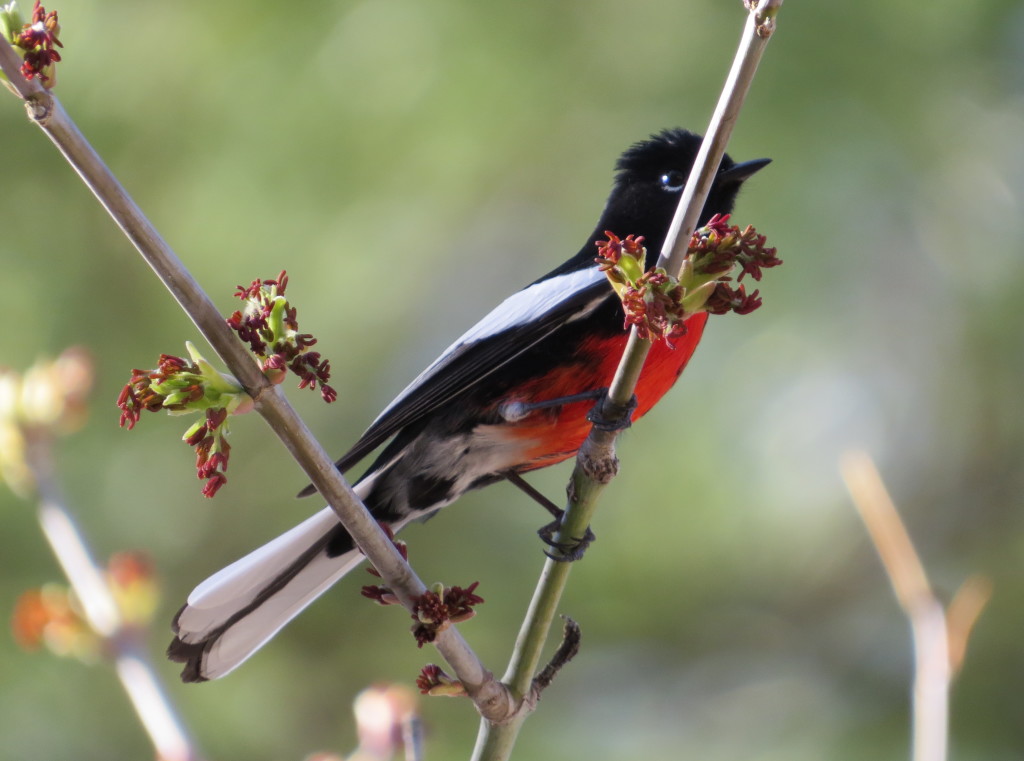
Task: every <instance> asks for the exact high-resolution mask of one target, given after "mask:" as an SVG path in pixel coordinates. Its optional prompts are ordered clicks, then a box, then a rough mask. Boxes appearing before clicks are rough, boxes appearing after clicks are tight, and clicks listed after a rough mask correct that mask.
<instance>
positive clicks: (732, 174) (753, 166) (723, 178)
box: [716, 159, 772, 185]
mask: <svg viewBox="0 0 1024 761" xmlns="http://www.w3.org/2000/svg"><path fill="white" fill-rule="evenodd" d="M770 163H772V160H771V159H754V160H753V161H744V162H743V163H742V164H733V165H732V166H731V167H729V168H728V169H726V170H725V171H724V172H719V173H718V177H717V178H716V182H718V183H725V184H730V183H734V184H736V185H739V184H740V183H741V182H744V181H745V180H749V179H750V178H751V177H753V176H754V175H755V174H756V173H757V172H760V171H761V170H762V169H764V168H765V167H766V166H768V165H769V164H770Z"/></svg>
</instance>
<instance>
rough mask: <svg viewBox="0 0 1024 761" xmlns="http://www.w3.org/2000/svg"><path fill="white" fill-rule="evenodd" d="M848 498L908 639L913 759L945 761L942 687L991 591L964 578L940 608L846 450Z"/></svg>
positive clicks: (861, 461) (876, 480) (945, 695)
mask: <svg viewBox="0 0 1024 761" xmlns="http://www.w3.org/2000/svg"><path fill="white" fill-rule="evenodd" d="M841 469H842V473H843V479H844V480H845V481H846V487H847V489H849V491H850V495H851V497H852V498H853V503H854V505H855V506H856V507H857V510H858V512H859V513H860V516H861V519H862V520H863V521H864V524H865V526H867V529H868V533H869V534H870V535H871V539H872V541H873V542H874V544H875V548H876V549H877V550H878V554H879V555H880V556H881V559H882V564H883V565H884V566H885V570H886V573H887V574H888V576H889V581H890V582H891V583H892V587H893V591H894V592H895V594H896V599H897V601H898V602H899V604H900V607H901V608H903V611H904V613H905V614H906V616H907V618H908V619H909V620H910V627H911V631H912V634H913V641H914V706H913V726H914V741H913V759H914V761H945V759H946V755H947V746H948V738H949V690H950V686H951V684H952V681H953V679H954V678H955V676H956V674H957V673H958V672H959V670H960V668H961V666H962V665H963V659H964V653H965V652H966V649H967V641H968V639H969V638H970V634H971V631H972V629H973V628H974V624H975V623H976V622H977V620H978V616H979V615H980V614H981V611H982V610H983V609H984V607H985V604H986V603H987V602H988V599H989V597H991V595H992V584H991V582H990V581H989V580H988V578H986V577H984V576H980V575H976V576H971V577H970V578H968V579H967V581H965V582H964V583H963V585H961V587H960V589H959V590H958V591H957V593H956V595H955V596H954V598H953V601H952V602H951V603H950V605H949V607H948V608H944V607H943V605H942V603H941V601H940V600H939V599H938V598H937V597H936V595H935V593H934V591H933V590H932V587H931V584H930V583H929V581H928V574H927V572H926V571H925V569H924V565H923V564H922V562H921V558H920V557H919V556H918V554H917V551H916V550H915V549H914V544H913V542H912V541H911V539H910V535H909V533H908V532H907V528H906V526H905V525H904V523H903V521H902V520H901V519H900V515H899V512H898V511H897V509H896V505H895V504H894V503H893V501H892V497H890V496H889V492H888V491H887V490H886V488H885V484H884V483H883V482H882V478H881V476H880V475H879V473H878V469H877V468H876V467H875V464H874V462H873V461H872V459H871V457H870V456H869V455H867V454H866V453H864V452H849V453H847V454H846V455H844V456H843V458H842V461H841Z"/></svg>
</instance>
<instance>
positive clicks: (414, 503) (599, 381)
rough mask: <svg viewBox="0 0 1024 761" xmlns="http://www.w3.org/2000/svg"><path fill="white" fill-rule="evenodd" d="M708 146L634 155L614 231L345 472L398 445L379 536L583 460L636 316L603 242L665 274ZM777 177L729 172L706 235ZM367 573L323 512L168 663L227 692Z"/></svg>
mask: <svg viewBox="0 0 1024 761" xmlns="http://www.w3.org/2000/svg"><path fill="white" fill-rule="evenodd" d="M700 143H701V138H700V137H699V136H697V135H694V134H692V133H690V132H686V131H685V130H681V129H672V130H665V131H664V132H661V133H659V134H657V135H654V136H652V137H651V138H650V139H649V140H645V141H643V142H639V143H636V144H635V145H633V146H632V147H631V148H629V150H627V151H626V152H625V153H623V154H622V156H621V157H620V158H619V160H618V163H617V165H616V169H617V173H616V175H615V184H614V186H613V187H612V192H611V195H610V196H609V198H608V201H607V203H606V204H605V207H604V211H603V212H602V213H601V218H600V219H599V220H598V222H597V225H596V227H595V228H594V231H593V232H592V233H591V234H590V236H589V237H588V238H587V239H586V241H585V242H584V244H583V247H582V248H581V249H580V250H579V252H578V253H577V254H576V255H575V256H573V257H571V258H570V259H569V260H568V261H566V262H565V263H564V264H561V265H559V266H558V267H557V268H555V269H554V270H552V271H551V272H549V273H548V274H547V275H545V276H544V277H542V278H540V279H539V280H536V281H534V282H533V283H531V284H530V285H528V286H526V287H525V288H524V289H522V290H521V291H519V292H518V293H515V294H513V295H512V296H510V297H509V298H507V299H505V301H503V302H502V303H501V304H499V305H498V306H497V307H496V308H495V309H494V310H493V311H491V312H490V314H488V315H487V316H485V317H484V318H483V319H482V320H480V321H479V322H478V323H477V324H476V325H474V326H473V327H471V328H470V329H469V330H468V331H466V332H465V333H464V334H463V335H462V336H461V337H460V338H459V339H458V340H456V341H455V343H453V344H452V345H451V346H449V347H448V348H447V349H446V350H445V351H444V352H443V353H442V354H441V356H440V357H438V358H437V359H436V360H435V361H434V362H433V363H432V364H431V365H430V366H429V367H427V369H425V370H424V371H423V372H422V373H420V374H419V376H418V377H417V378H416V379H415V380H414V381H413V382H412V383H410V384H409V385H408V386H407V387H406V388H405V390H404V391H402V392H401V393H400V394H399V395H398V396H397V397H396V398H395V400H394V401H392V402H391V404H389V405H388V406H387V407H386V408H385V409H384V411H383V412H381V413H380V415H378V416H377V419H376V420H374V421H373V423H371V424H370V427H369V428H368V429H367V430H366V432H365V433H364V434H363V435H362V436H361V437H360V439H359V440H358V441H357V442H356V443H355V445H354V446H353V447H352V448H351V449H350V450H349V451H348V452H347V453H346V454H345V455H344V456H343V457H342V458H341V459H340V460H339V461H338V463H337V464H338V469H339V470H341V471H343V472H344V471H347V470H348V469H349V468H351V467H352V466H353V465H355V464H356V463H357V462H358V461H360V460H361V459H363V458H364V457H366V456H367V455H369V454H370V453H371V452H373V451H374V450H375V449H377V448H378V447H380V446H381V445H384V444H386V446H384V448H383V449H382V450H381V452H380V454H379V455H377V458H376V460H374V462H373V464H372V465H371V466H370V467H369V469H368V470H367V471H366V473H365V474H364V475H363V477H362V478H361V479H359V481H358V482H357V483H356V484H355V491H356V493H357V494H358V495H359V497H360V498H361V499H362V500H363V502H364V503H365V504H366V506H367V507H368V508H369V510H370V512H371V513H372V514H373V516H374V517H375V518H377V520H379V521H382V522H385V523H388V524H390V525H391V527H392V528H393V529H394V530H395V531H398V530H399V529H401V528H402V527H403V526H404V525H405V524H406V523H408V522H409V521H412V520H416V519H418V518H424V517H426V516H429V515H430V514H432V513H433V512H435V511H436V510H439V509H440V508H442V507H444V506H445V505H448V504H450V503H451V502H453V501H454V500H456V499H458V497H460V496H461V495H462V494H463V493H465V492H467V491H470V490H472V489H479V488H481V487H484V486H487V485H489V484H492V483H495V482H497V481H500V480H503V479H506V478H512V479H514V480H519V479H518V476H519V475H520V474H522V473H526V472H529V471H531V470H536V469H537V468H543V467H547V466H548V465H554V464H555V463H558V462H562V461H563V460H565V459H567V458H569V457H572V456H573V455H575V454H576V451H577V449H579V447H580V445H581V444H582V443H583V440H584V438H586V436H587V434H588V432H589V430H590V427H591V423H590V422H589V421H588V420H587V413H588V412H589V411H590V409H591V408H592V406H593V399H592V398H591V399H582V400H580V401H570V400H566V399H565V398H566V397H574V396H577V395H581V394H585V393H586V392H594V391H596V390H598V389H601V388H603V387H606V386H608V384H609V383H610V381H611V378H612V375H613V374H614V372H615V368H616V366H617V364H618V362H619V359H620V357H621V354H622V350H623V348H624V346H625V343H626V338H627V332H626V331H625V330H624V328H623V320H624V315H623V311H622V306H621V303H620V301H619V299H618V297H617V296H616V295H615V293H614V292H613V290H612V289H611V287H610V286H609V284H608V282H607V280H606V278H605V275H604V273H603V272H601V271H600V270H599V269H598V266H597V264H595V262H594V258H595V256H596V246H595V242H597V241H600V240H604V238H605V236H604V232H605V231H606V230H609V231H612V232H614V233H616V234H617V235H619V236H621V237H625V236H626V235H629V234H634V235H638V236H639V235H642V236H644V238H645V239H646V246H647V250H648V262H647V265H648V266H651V265H653V263H654V260H655V259H656V258H657V255H658V252H659V251H660V249H661V245H662V243H663V241H664V238H665V235H666V234H667V232H668V227H669V224H670V222H671V220H672V216H673V214H674V212H675V208H676V205H677V204H678V202H679V196H680V194H681V192H682V189H683V185H684V184H685V183H686V179H687V176H688V175H689V172H690V169H691V167H692V166H693V162H694V159H695V158H696V155H697V151H698V149H699V148H700ZM767 163H768V160H767V159H760V160H756V161H748V162H746V163H742V164H737V163H735V162H734V161H733V160H732V159H730V158H729V157H728V156H726V157H724V158H723V159H722V163H721V167H720V168H719V170H718V174H717V175H716V177H715V181H714V183H713V185H712V189H711V193H710V195H709V196H708V200H707V203H706V204H705V206H704V210H703V212H702V214H701V217H700V222H701V224H703V223H705V222H707V220H708V219H709V218H710V217H711V216H712V215H713V214H715V213H722V214H725V213H728V212H730V211H731V210H732V206H733V202H734V201H735V199H736V194H737V193H738V192H739V189H740V186H741V185H742V184H743V182H744V180H746V179H747V178H748V177H750V176H751V175H752V174H754V172H756V171H757V170H759V169H761V168H762V167H764V166H765V165H766V164H767ZM706 320H707V314H706V313H698V314H695V315H693V316H692V317H689V318H688V320H687V322H686V328H687V330H686V332H685V335H683V336H682V337H681V338H680V339H679V340H677V341H675V347H674V348H672V347H670V346H668V345H667V344H666V343H665V342H658V343H656V344H655V345H654V346H653V347H652V349H651V352H650V354H649V356H648V358H647V361H646V364H645V365H644V369H643V372H642V374H641V376H640V381H639V383H638V385H637V388H636V396H637V406H636V408H635V410H634V412H633V416H632V419H633V420H636V419H638V418H640V417H641V416H642V415H644V414H645V413H646V412H647V411H648V410H649V409H651V407H653V406H654V404H655V403H656V402H657V401H658V400H659V399H661V397H662V396H663V395H664V394H665V392H666V391H668V390H669V389H670V388H671V387H672V385H673V384H674V383H675V382H676V379H677V378H678V377H679V375H680V373H682V371H683V368H685V367H686V363H687V362H688V361H689V359H690V356H691V355H692V354H693V351H694V349H696V347H697V343H698V342H699V341H700V338H701V334H702V332H703V330H704V323H705V322H706ZM559 400H564V401H561V402H560V401H559ZM552 401H554V404H549V405H545V404H544V403H545V402H552ZM362 559H363V556H362V555H361V554H360V553H359V551H358V550H356V549H354V547H353V543H352V539H351V538H350V537H349V535H348V533H347V532H346V531H345V529H344V528H343V527H342V526H341V524H340V523H339V522H338V520H337V519H336V517H335V514H334V512H333V511H332V510H331V509H330V508H324V509H323V510H321V511H320V512H318V513H317V514H316V515H314V516H313V517H311V518H309V519H308V520H306V521H305V522H304V523H302V524H300V525H298V526H296V527H295V528H293V529H292V530H291V531H289V532H287V533H285V534H283V535H281V536H279V537H278V538H277V539H274V540H273V541H271V542H270V543H269V544H266V545H264V546H263V547H261V548H259V549H257V550H255V551H254V552H252V553H250V554H249V555H246V556H245V557H244V558H242V559H241V560H238V561H237V562H235V563H233V564H232V565H230V566H228V567H227V568H225V569H223V570H222V571H220V572H218V573H216V574H214V575H213V576H211V577H210V578H209V579H207V580H206V581H204V582H203V583H202V584H200V585H199V586H198V587H196V589H195V590H194V591H193V592H192V594H191V595H189V598H188V602H187V603H186V604H185V606H184V607H183V608H182V609H181V611H180V612H179V613H178V615H177V616H176V617H175V619H174V624H173V626H174V632H175V634H176V635H177V636H176V637H175V638H174V641H173V642H172V643H171V645H170V647H169V649H168V655H169V656H170V658H171V659H172V660H175V661H179V662H181V663H184V664H185V667H184V669H183V671H182V679H184V680H185V681H189V682H195V681H204V680H207V679H216V678H218V677H221V676H224V675H225V674H227V673H228V672H230V671H231V670H233V669H234V668H236V667H237V666H238V665H239V664H241V663H242V662H243V661H244V660H245V659H247V658H248V657H249V656H250V655H252V654H253V653H254V652H255V651H256V650H257V649H258V648H259V647H260V646H262V645H263V644H264V643H265V642H266V641H267V640H268V639H270V638H271V637H272V636H273V635H274V634H275V633H276V632H277V631H278V630H279V629H281V627H283V626H284V625H285V624H286V623H288V621H290V620H291V619H292V618H293V617H294V616H296V615H297V614H298V613H299V612H300V611H302V610H303V609H304V608H305V607H306V606H307V605H309V604H310V603H311V602H312V601H313V600H315V599H316V598H317V597H319V596H320V595H321V594H323V592H325V591H326V590H327V589H328V587H330V586H331V585H332V584H334V583H335V582H336V581H338V580H339V579H340V578H341V577H342V576H344V575H345V574H346V573H348V572H349V571H351V570H352V569H353V568H355V567H356V566H357V565H358V564H359V563H360V561H361V560H362Z"/></svg>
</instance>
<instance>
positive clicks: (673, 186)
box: [660, 169, 686, 193]
mask: <svg viewBox="0 0 1024 761" xmlns="http://www.w3.org/2000/svg"><path fill="white" fill-rule="evenodd" d="M660 182H661V189H662V190H667V191H669V192H670V193H675V192H677V191H679V190H682V189H683V185H685V184H686V176H685V175H684V174H683V173H682V172H679V171H676V170H675V169H673V170H672V171H670V172H665V174H663V175H661V181H660Z"/></svg>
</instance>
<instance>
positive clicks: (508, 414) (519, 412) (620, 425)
mask: <svg viewBox="0 0 1024 761" xmlns="http://www.w3.org/2000/svg"><path fill="white" fill-rule="evenodd" d="M591 400H593V401H596V402H597V404H595V405H594V408H593V409H592V410H591V411H590V412H588V413H587V420H589V421H590V422H591V423H593V424H594V427H595V428H597V429H599V430H602V431H621V430H624V429H626V428H629V426H630V425H632V418H633V410H635V409H636V405H637V399H636V395H635V394H634V395H633V397H632V398H631V399H630V400H629V403H628V404H627V405H626V407H625V408H624V409H619V410H609V409H608V407H609V405H608V403H607V402H608V389H607V388H595V389H591V390H590V391H583V392H582V393H579V394H572V395H571V396H559V397H557V398H555V399H545V400H544V401H543V402H505V403H504V404H502V405H501V406H500V407H498V414H499V415H501V417H502V418H503V419H504V420H505V422H506V423H517V422H519V421H520V420H522V419H523V418H525V417H526V416H527V415H529V414H530V413H531V412H534V411H536V410H545V409H550V408H551V407H561V406H562V405H563V404H572V403H573V402H587V401H591ZM520 488H522V487H520Z"/></svg>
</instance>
